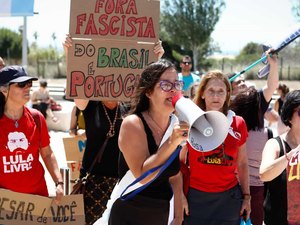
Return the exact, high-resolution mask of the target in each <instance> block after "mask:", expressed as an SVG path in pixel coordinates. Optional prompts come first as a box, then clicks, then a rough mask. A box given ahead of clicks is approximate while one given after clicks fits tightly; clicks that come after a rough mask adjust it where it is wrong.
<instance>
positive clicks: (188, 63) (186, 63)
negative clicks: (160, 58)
mask: <svg viewBox="0 0 300 225" xmlns="http://www.w3.org/2000/svg"><path fill="white" fill-rule="evenodd" d="M181 63H182V64H184V65H190V64H192V62H181Z"/></svg>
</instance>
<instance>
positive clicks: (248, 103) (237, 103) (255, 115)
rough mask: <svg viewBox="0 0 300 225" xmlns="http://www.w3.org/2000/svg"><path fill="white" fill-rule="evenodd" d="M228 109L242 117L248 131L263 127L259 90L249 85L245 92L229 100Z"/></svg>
mask: <svg viewBox="0 0 300 225" xmlns="http://www.w3.org/2000/svg"><path fill="white" fill-rule="evenodd" d="M230 109H231V110H232V111H234V112H235V113H236V114H237V115H239V116H241V117H243V118H244V120H245V122H246V124H247V128H248V131H249V130H253V131H256V130H260V129H262V128H263V127H264V121H263V120H262V119H261V117H260V116H259V115H260V114H261V108H260V96H259V92H258V91H257V90H256V89H255V88H253V87H250V88H249V89H248V91H247V92H243V93H239V94H238V95H237V96H236V97H235V98H234V99H233V100H232V102H231V105H230Z"/></svg>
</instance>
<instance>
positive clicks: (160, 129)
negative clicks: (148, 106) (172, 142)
mask: <svg viewBox="0 0 300 225" xmlns="http://www.w3.org/2000/svg"><path fill="white" fill-rule="evenodd" d="M147 113H148V116H149V117H150V119H151V120H152V121H153V123H154V124H155V125H156V126H157V127H158V128H159V131H157V133H158V134H159V135H161V134H163V133H164V130H163V129H162V128H161V127H160V126H159V125H158V123H157V122H156V121H155V120H154V119H153V118H152V116H151V114H150V112H149V110H148V111H147Z"/></svg>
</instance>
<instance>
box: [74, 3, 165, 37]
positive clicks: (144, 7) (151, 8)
mask: <svg viewBox="0 0 300 225" xmlns="http://www.w3.org/2000/svg"><path fill="white" fill-rule="evenodd" d="M159 14H160V1H159V0H125V1H124V0H89V1H82V0H72V1H71V13H70V29H69V32H70V35H71V36H72V37H73V38H90V39H99V38H104V39H118V40H136V41H144V42H153V43H154V42H156V41H157V40H158V38H159V37H158V32H159Z"/></svg>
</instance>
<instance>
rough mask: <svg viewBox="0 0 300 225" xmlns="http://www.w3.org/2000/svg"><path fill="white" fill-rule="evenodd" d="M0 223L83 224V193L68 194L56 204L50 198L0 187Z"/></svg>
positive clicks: (9, 224)
mask: <svg viewBox="0 0 300 225" xmlns="http://www.w3.org/2000/svg"><path fill="white" fill-rule="evenodd" d="M0 224H4V225H16V224H22V225H40V224H46V225H49V224H65V225H69V224H70V225H73V224H78V225H82V224H85V217H84V206H83V195H68V196H64V197H63V198H62V201H61V203H60V204H59V205H56V204H55V203H54V202H53V200H52V199H51V198H47V197H43V196H38V195H30V194H22V193H17V192H13V191H9V190H5V189H0Z"/></svg>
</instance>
